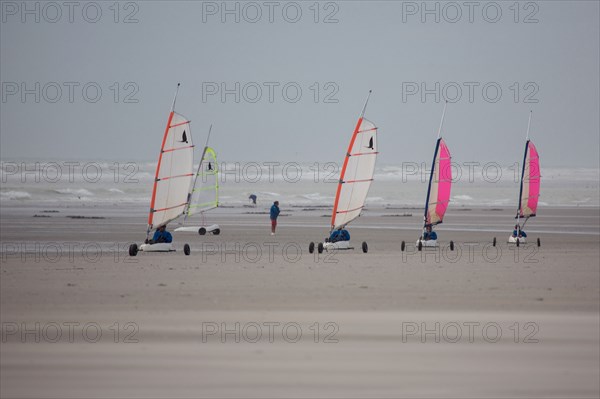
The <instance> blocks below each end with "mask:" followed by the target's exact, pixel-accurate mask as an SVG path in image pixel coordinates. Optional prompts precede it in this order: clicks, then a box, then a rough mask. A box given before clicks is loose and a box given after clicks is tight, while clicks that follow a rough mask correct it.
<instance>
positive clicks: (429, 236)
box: [423, 231, 437, 240]
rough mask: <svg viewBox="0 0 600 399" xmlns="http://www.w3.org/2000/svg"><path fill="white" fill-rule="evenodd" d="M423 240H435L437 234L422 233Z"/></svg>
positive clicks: (433, 232)
mask: <svg viewBox="0 0 600 399" xmlns="http://www.w3.org/2000/svg"><path fill="white" fill-rule="evenodd" d="M423 239H424V240H437V233H436V232H435V231H431V232H427V231H426V232H425V233H423Z"/></svg>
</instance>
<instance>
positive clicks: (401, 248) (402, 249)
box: [400, 241, 406, 252]
mask: <svg viewBox="0 0 600 399" xmlns="http://www.w3.org/2000/svg"><path fill="white" fill-rule="evenodd" d="M404 248H406V243H405V242H404V241H402V244H400V250H401V251H402V252H404Z"/></svg>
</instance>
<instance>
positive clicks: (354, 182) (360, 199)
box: [331, 118, 378, 229]
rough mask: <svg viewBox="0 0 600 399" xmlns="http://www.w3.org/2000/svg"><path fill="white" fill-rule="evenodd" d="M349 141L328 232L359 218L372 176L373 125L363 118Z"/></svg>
mask: <svg viewBox="0 0 600 399" xmlns="http://www.w3.org/2000/svg"><path fill="white" fill-rule="evenodd" d="M352 140H353V141H351V147H350V150H349V152H348V154H346V160H345V164H344V166H343V167H342V171H341V174H340V182H339V185H338V191H337V196H336V200H335V205H334V214H333V216H332V222H331V225H332V226H331V227H332V229H338V228H341V227H343V226H345V225H347V224H348V223H350V222H351V221H353V220H354V219H356V218H357V217H359V216H360V213H361V211H362V208H363V207H364V205H365V201H366V199H367V194H368V193H369V188H370V187H371V182H372V181H373V174H374V173H375V162H376V160H377V154H378V152H377V128H376V127H375V125H374V124H373V123H372V122H370V121H368V120H367V119H364V118H363V119H362V121H359V124H358V127H357V130H356V131H355V132H354V135H353V137H352Z"/></svg>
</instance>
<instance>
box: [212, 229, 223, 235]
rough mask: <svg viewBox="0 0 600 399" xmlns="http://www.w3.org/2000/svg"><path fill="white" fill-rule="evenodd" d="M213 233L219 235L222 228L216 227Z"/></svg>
mask: <svg viewBox="0 0 600 399" xmlns="http://www.w3.org/2000/svg"><path fill="white" fill-rule="evenodd" d="M213 234H214V235H216V236H218V235H219V234H221V229H214V230H213Z"/></svg>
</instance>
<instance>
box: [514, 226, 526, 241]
mask: <svg viewBox="0 0 600 399" xmlns="http://www.w3.org/2000/svg"><path fill="white" fill-rule="evenodd" d="M512 236H513V237H515V238H516V237H519V238H525V237H527V233H525V232H524V231H523V230H521V229H520V228H519V225H518V224H515V229H514V230H513V233H512Z"/></svg>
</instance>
